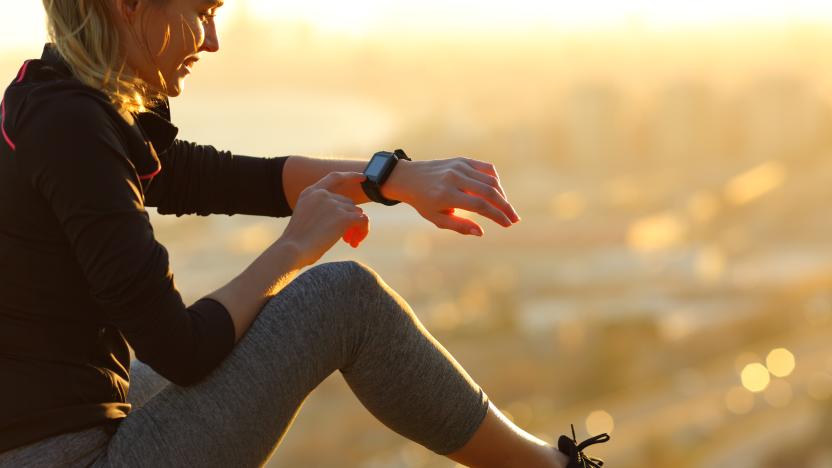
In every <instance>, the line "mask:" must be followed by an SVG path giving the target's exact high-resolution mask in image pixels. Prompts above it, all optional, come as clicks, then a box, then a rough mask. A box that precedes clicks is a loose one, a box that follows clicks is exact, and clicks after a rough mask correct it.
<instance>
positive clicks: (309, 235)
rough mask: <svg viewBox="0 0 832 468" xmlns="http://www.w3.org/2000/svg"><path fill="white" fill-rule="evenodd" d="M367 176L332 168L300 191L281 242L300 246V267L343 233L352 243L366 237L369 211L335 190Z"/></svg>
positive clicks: (309, 261)
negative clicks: (366, 212)
mask: <svg viewBox="0 0 832 468" xmlns="http://www.w3.org/2000/svg"><path fill="white" fill-rule="evenodd" d="M364 178H365V176H364V174H362V173H360V172H332V173H330V174H328V175H327V176H325V177H323V178H322V179H321V180H319V181H318V182H316V183H314V184H312V185H310V186H309V187H307V188H305V189H304V190H303V191H302V192H301V193H300V196H299V197H298V201H297V203H296V204H295V209H294V211H293V213H292V218H291V219H290V220H289V224H288V225H287V226H286V230H285V231H283V235H282V236H280V239H278V242H282V243H285V244H289V245H292V246H293V247H294V248H295V249H296V250H297V253H298V255H299V262H300V263H301V265H300V266H301V267H304V266H308V265H312V264H313V263H315V262H317V261H318V260H319V259H320V258H321V257H322V256H323V255H324V254H325V253H326V252H327V251H328V250H329V249H330V248H332V246H333V245H335V243H336V242H338V239H340V238H342V237H343V238H344V240H345V241H346V242H348V243H350V245H352V246H353V247H357V246H358V244H359V243H360V242H361V241H362V240H363V239H364V237H366V235H367V233H368V232H369V223H370V220H369V218H368V217H367V215H366V214H365V213H364V211H363V210H362V209H361V208H359V207H358V206H356V205H355V203H354V202H353V201H352V200H350V199H349V198H347V197H345V196H343V195H339V194H337V193H334V192H338V191H342V192H343V191H345V190H344V189H345V188H346V189H348V188H349V187H348V186H349V185H351V184H360V183H361V182H363V181H364Z"/></svg>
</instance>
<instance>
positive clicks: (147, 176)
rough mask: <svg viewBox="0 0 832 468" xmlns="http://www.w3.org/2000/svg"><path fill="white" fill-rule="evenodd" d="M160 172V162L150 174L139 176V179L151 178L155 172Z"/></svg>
mask: <svg viewBox="0 0 832 468" xmlns="http://www.w3.org/2000/svg"><path fill="white" fill-rule="evenodd" d="M160 172H162V165H161V164H159V169H156V170H155V171H154V172H152V173H150V174H147V175H143V176H139V179H141V180H147V179H152V178H154V177H156V174H158V173H160Z"/></svg>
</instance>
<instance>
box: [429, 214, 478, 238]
mask: <svg viewBox="0 0 832 468" xmlns="http://www.w3.org/2000/svg"><path fill="white" fill-rule="evenodd" d="M453 213H454V210H453V208H451V209H450V210H447V211H446V212H444V213H436V215H435V216H433V217H432V218H431V219H430V221H431V222H433V224H435V225H436V227H438V228H441V229H450V230H451V231H456V232H458V233H460V234H464V235H466V236H480V237H481V236H482V235H483V230H482V228H481V227H480V225H479V224H477V223H475V222H474V221H471V220H470V219H465V218H461V217H459V216H454V214H453Z"/></svg>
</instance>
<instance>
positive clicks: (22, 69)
mask: <svg viewBox="0 0 832 468" xmlns="http://www.w3.org/2000/svg"><path fill="white" fill-rule="evenodd" d="M29 62H31V60H27V61H25V62H23V66H22V67H20V71H19V72H18V73H17V81H15V83H20V82H21V81H23V77H24V76H26V69H27V68H29Z"/></svg>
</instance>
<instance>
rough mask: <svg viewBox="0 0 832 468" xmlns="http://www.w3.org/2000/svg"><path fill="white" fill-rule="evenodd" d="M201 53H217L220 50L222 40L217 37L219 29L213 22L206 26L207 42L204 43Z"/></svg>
mask: <svg viewBox="0 0 832 468" xmlns="http://www.w3.org/2000/svg"><path fill="white" fill-rule="evenodd" d="M199 50H200V52H202V51H205V52H216V51H218V50H220V40H219V38H218V37H217V27H216V25H214V22H213V21H211V22H209V23H208V24H207V25H206V26H205V40H204V41H202V46H201V47H200V48H199Z"/></svg>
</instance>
